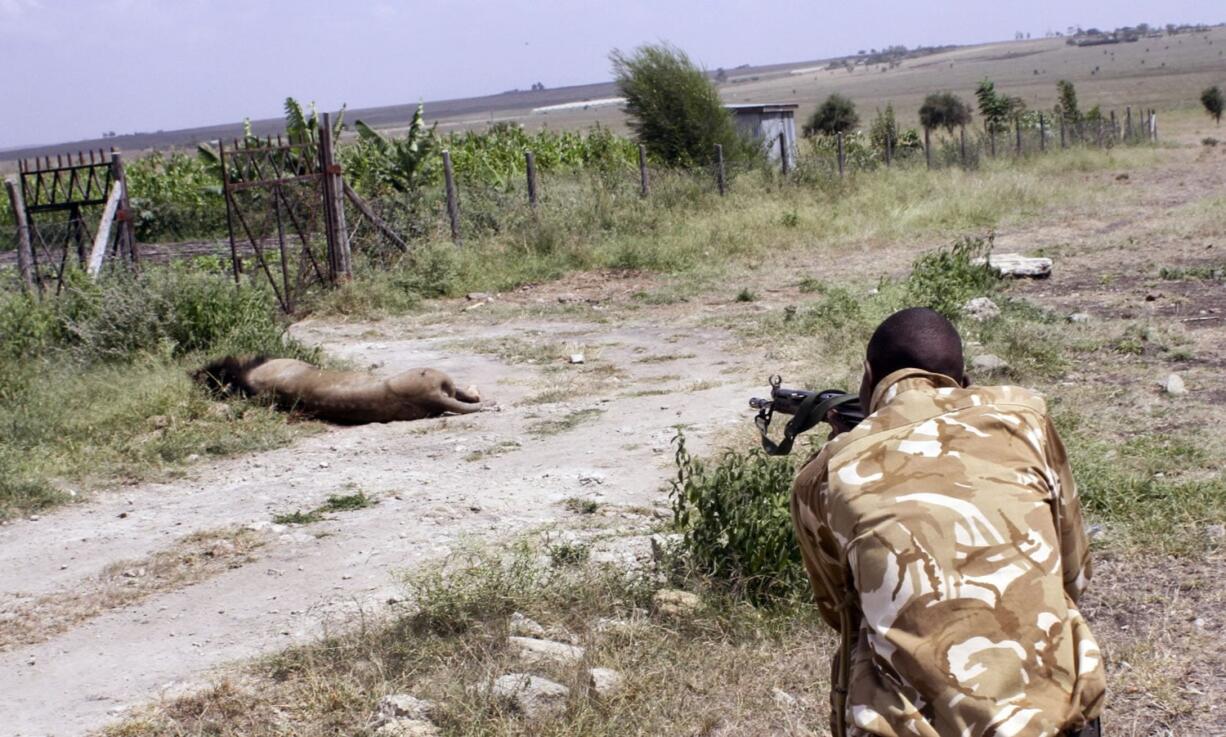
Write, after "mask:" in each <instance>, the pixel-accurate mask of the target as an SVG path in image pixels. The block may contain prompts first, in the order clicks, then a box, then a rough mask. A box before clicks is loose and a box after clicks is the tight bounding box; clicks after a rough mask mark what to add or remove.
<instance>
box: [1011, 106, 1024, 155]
mask: <svg viewBox="0 0 1226 737" xmlns="http://www.w3.org/2000/svg"><path fill="white" fill-rule="evenodd" d="M1013 129H1014V131H1015V132H1016V133H1017V155H1018V156H1021V155H1022V116H1020V115H1019V116H1017V117H1016V118H1014V119H1013Z"/></svg>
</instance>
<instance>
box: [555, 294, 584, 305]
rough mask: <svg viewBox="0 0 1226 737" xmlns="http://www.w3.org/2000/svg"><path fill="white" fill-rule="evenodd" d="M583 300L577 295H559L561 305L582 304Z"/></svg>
mask: <svg viewBox="0 0 1226 737" xmlns="http://www.w3.org/2000/svg"><path fill="white" fill-rule="evenodd" d="M582 301H583V298H582V297H580V296H579V295H577V294H559V295H558V302H559V303H560V304H564V305H565V304H571V303H573V302H582Z"/></svg>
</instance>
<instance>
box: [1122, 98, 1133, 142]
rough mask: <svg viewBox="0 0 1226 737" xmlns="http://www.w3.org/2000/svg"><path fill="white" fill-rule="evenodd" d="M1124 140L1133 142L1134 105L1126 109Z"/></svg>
mask: <svg viewBox="0 0 1226 737" xmlns="http://www.w3.org/2000/svg"><path fill="white" fill-rule="evenodd" d="M1124 140H1126V141H1131V140H1132V105H1129V106H1128V107H1126V108H1124Z"/></svg>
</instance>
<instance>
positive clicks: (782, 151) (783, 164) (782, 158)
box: [779, 133, 788, 177]
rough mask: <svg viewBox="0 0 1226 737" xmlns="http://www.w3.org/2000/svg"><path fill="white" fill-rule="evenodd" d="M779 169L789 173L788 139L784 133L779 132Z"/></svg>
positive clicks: (784, 174)
mask: <svg viewBox="0 0 1226 737" xmlns="http://www.w3.org/2000/svg"><path fill="white" fill-rule="evenodd" d="M779 171H780V173H782V174H783V176H785V177H786V176H787V175H788V139H787V136H786V135H784V134H783V133H780V134H779Z"/></svg>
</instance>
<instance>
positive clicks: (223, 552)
mask: <svg viewBox="0 0 1226 737" xmlns="http://www.w3.org/2000/svg"><path fill="white" fill-rule="evenodd" d="M237 550H238V548H236V547H235V546H234V543H232V542H230V541H229V540H218V541H217V542H216V543H215V544H214V545H213V547H211V548H209V551H208V552H207V553H205V555H206V556H208V557H210V558H224V557H225V556H227V555H233V554H234V553H235V551H237Z"/></svg>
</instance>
